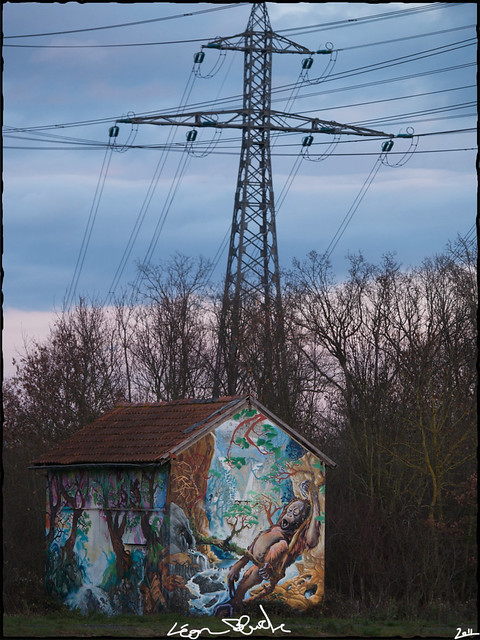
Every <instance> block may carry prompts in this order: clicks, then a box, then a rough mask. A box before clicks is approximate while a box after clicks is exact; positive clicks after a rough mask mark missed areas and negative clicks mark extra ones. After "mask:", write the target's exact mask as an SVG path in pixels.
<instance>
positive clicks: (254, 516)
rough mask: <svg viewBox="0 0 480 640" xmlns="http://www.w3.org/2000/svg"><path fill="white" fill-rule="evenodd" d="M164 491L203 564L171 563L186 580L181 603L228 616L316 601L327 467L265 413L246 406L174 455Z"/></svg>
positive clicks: (318, 599) (320, 589)
mask: <svg viewBox="0 0 480 640" xmlns="http://www.w3.org/2000/svg"><path fill="white" fill-rule="evenodd" d="M208 460H210V463H209V465H208V464H207V461H208ZM170 487H171V489H170V492H169V499H170V500H171V505H173V504H175V505H176V506H177V507H179V508H180V509H181V512H182V513H183V514H184V515H185V521H186V522H188V524H189V530H190V531H191V534H192V537H193V538H194V541H195V549H196V550H197V552H198V551H200V552H201V554H202V555H203V556H204V558H205V561H207V562H208V565H207V567H206V568H205V569H201V568H200V566H201V565H199V563H198V562H197V561H195V560H194V559H192V560H191V562H187V563H186V564H184V565H183V566H182V567H181V569H180V567H179V566H178V564H174V563H172V564H171V565H170V571H171V572H172V573H173V572H176V573H177V575H181V576H182V578H183V579H184V580H185V581H186V582H185V587H183V588H182V589H179V590H178V591H177V592H176V594H175V597H176V599H177V604H179V605H180V606H181V608H183V609H184V610H187V611H189V612H191V613H194V614H203V615H205V614H208V615H232V614H233V613H235V612H239V611H241V610H242V608H243V606H244V605H245V604H251V603H257V602H268V601H270V602H272V601H275V602H277V603H278V602H279V601H281V602H282V603H284V604H285V605H286V606H290V607H291V609H292V610H294V611H305V610H307V609H308V608H309V607H311V606H312V605H314V604H318V603H319V602H321V600H322V597H323V582H324V580H323V578H324V521H325V468H324V465H323V463H322V462H320V461H319V460H318V459H317V458H315V457H314V456H313V455H312V454H311V453H310V452H307V451H306V450H305V449H304V448H303V447H302V446H301V445H299V444H298V443H297V442H296V441H295V440H293V439H292V438H290V437H289V436H288V435H287V433H286V432H285V431H283V430H282V429H281V428H280V427H278V426H276V425H275V424H273V423H272V422H271V421H270V420H269V419H267V418H266V417H265V416H264V415H263V414H261V413H260V412H258V411H257V410H255V409H251V410H248V409H245V410H244V411H242V412H240V413H239V414H237V415H235V416H234V417H233V418H232V419H230V420H227V421H226V422H224V423H223V424H222V425H221V426H219V427H218V428H217V429H216V430H215V431H214V432H213V433H210V434H209V435H208V436H207V437H206V438H204V439H203V440H202V441H200V442H199V443H197V444H196V445H192V446H191V447H190V448H189V449H188V450H187V451H185V452H184V453H183V454H181V455H179V456H178V457H177V459H176V460H174V461H172V466H171V475H170ZM197 566H198V568H197ZM182 605H183V606H182Z"/></svg>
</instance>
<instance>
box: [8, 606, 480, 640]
mask: <svg viewBox="0 0 480 640" xmlns="http://www.w3.org/2000/svg"><path fill="white" fill-rule="evenodd" d="M269 619H270V620H271V623H272V626H273V628H274V629H275V628H276V630H275V631H274V632H272V628H271V627H270V628H267V629H256V630H254V631H253V632H251V633H250V631H251V627H253V628H254V629H255V627H256V625H257V624H259V622H260V621H263V622H262V625H261V626H265V625H266V624H267V623H266V621H265V619H262V618H254V619H252V620H251V621H249V622H247V621H246V619H245V620H243V622H247V626H245V627H244V632H243V634H242V633H239V632H236V631H233V630H232V629H231V628H230V627H228V626H226V624H225V623H224V622H222V621H221V620H218V619H216V618H186V617H182V616H177V615H175V614H165V615H157V616H133V615H132V616H125V615H123V616H114V617H107V616H103V615H101V614H92V615H89V616H82V615H81V614H78V613H76V612H69V611H66V612H56V613H52V614H47V615H38V614H33V615H9V616H4V619H3V637H4V638H35V637H37V638H38V637H43V638H45V637H50V638H68V637H77V638H95V637H107V638H108V637H113V638H155V637H156V638H165V637H168V633H169V631H170V632H171V633H170V637H172V638H190V639H192V640H195V639H196V638H198V637H202V638H209V637H210V638H212V637H219V638H221V637H228V638H230V637H231V638H237V637H246V636H247V635H248V637H254V638H256V637H275V638H291V637H303V638H335V637H357V638H390V637H397V638H398V637H401V638H414V637H422V638H454V637H455V635H456V634H457V627H460V626H461V625H462V621H459V622H458V624H456V623H455V624H454V625H447V624H441V623H435V622H428V621H424V620H404V621H400V620H396V621H391V622H389V621H385V620H383V621H382V620H367V619H364V618H348V619H341V618H308V617H303V616H299V617H297V618H281V617H279V616H278V615H271V616H269ZM175 623H176V626H175V627H174V625H175ZM282 624H283V627H281V625H282ZM183 625H188V626H186V627H184V626H183ZM172 627H174V629H173V631H171V630H172ZM462 629H463V630H464V631H467V629H471V630H473V631H477V630H478V629H477V625H476V623H473V622H472V623H470V624H467V623H463V625H462ZM286 631H290V633H286ZM209 632H212V633H209ZM220 632H223V633H222V634H220Z"/></svg>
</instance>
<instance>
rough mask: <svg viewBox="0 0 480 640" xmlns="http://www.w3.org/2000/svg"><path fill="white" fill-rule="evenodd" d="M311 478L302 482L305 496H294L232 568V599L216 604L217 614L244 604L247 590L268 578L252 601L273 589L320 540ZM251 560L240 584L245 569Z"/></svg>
mask: <svg viewBox="0 0 480 640" xmlns="http://www.w3.org/2000/svg"><path fill="white" fill-rule="evenodd" d="M310 485H311V483H310V480H304V481H303V482H302V483H301V485H300V493H301V494H302V498H294V499H293V500H291V501H290V502H289V503H288V504H287V506H286V507H285V508H284V510H283V511H282V514H281V515H280V517H279V519H278V521H277V523H276V524H275V525H273V526H272V527H269V528H268V529H266V530H265V531H262V532H261V533H260V534H259V535H258V536H257V537H256V538H255V540H254V541H253V542H252V544H251V545H250V546H249V547H248V549H247V552H246V554H245V555H243V556H242V557H241V558H240V559H239V560H238V561H237V562H236V563H235V564H234V565H233V566H232V567H231V569H230V571H229V573H228V577H227V583H228V589H229V595H230V600H228V601H227V602H224V603H222V604H219V605H217V607H216V608H215V610H214V614H215V615H217V616H220V617H222V616H225V615H227V616H231V615H232V614H233V613H234V612H235V611H239V610H241V608H242V605H243V602H244V597H245V594H246V593H247V592H248V591H249V590H250V589H251V588H252V587H254V586H255V585H257V584H260V583H261V582H263V581H265V582H266V584H265V585H264V586H263V589H262V590H261V591H260V593H257V594H256V595H254V596H251V597H250V598H248V599H247V600H246V601H245V602H247V603H251V602H254V601H255V600H258V599H259V598H263V597H264V596H266V595H268V594H269V593H272V591H273V590H274V589H275V586H276V584H277V583H278V582H279V580H281V579H282V578H283V577H284V576H285V572H286V570H287V568H288V567H289V566H290V565H291V564H292V563H293V562H295V560H296V559H297V558H298V557H299V556H300V555H301V554H302V553H303V552H304V551H305V550H306V549H312V548H313V547H315V546H316V545H317V544H318V542H319V540H320V528H321V524H320V520H319V515H320V505H319V500H318V496H317V495H316V494H315V491H312V492H311V494H310V495H309V493H308V492H309V489H310ZM249 562H252V564H253V566H251V567H249V568H248V569H247V570H246V571H245V573H244V575H243V577H242V578H241V580H240V582H239V583H238V586H235V583H236V582H237V581H238V580H239V579H240V573H241V571H242V569H243V568H244V567H245V566H246V565H247V564H248V563H249Z"/></svg>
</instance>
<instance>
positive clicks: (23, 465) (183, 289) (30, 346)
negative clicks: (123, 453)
mask: <svg viewBox="0 0 480 640" xmlns="http://www.w3.org/2000/svg"><path fill="white" fill-rule="evenodd" d="M349 261H350V262H349V266H350V268H349V273H348V276H347V277H346V278H344V279H342V281H337V280H336V279H335V277H334V274H333V271H332V268H331V266H330V264H329V263H328V261H326V260H325V259H324V258H323V257H322V256H321V255H319V254H316V253H315V252H312V253H311V254H309V255H308V256H307V257H306V259H304V260H303V261H296V262H295V263H294V264H293V266H292V268H291V269H290V270H289V272H288V273H285V274H283V305H284V310H283V313H284V324H283V327H282V329H283V330H282V331H281V332H280V334H281V340H282V343H283V346H284V349H285V354H286V355H285V359H284V360H283V361H282V366H281V367H280V365H278V366H277V369H276V370H275V376H274V377H275V380H273V381H272V380H265V376H264V375H263V369H262V359H261V357H259V354H263V350H262V346H263V345H262V344H260V341H261V340H262V335H264V333H263V332H262V331H259V323H260V322H261V318H262V314H261V308H260V307H259V303H257V302H255V301H250V302H249V303H248V304H245V306H244V309H243V312H242V314H243V315H242V327H241V335H240V339H239V344H238V345H237V352H238V358H239V388H238V392H239V393H252V394H254V395H255V396H257V397H258V398H259V399H260V401H264V402H265V404H267V405H268V408H270V409H271V410H272V411H274V412H275V413H277V415H279V416H280V417H281V418H283V419H284V420H285V421H286V422H288V423H289V424H290V425H291V426H292V427H294V428H295V429H297V430H298V431H299V432H300V433H302V434H303V435H304V436H305V437H307V438H308V439H309V440H310V441H311V442H312V443H313V444H315V445H316V446H318V447H319V448H320V449H321V450H323V451H324V452H325V453H326V454H327V455H328V456H329V457H330V458H332V459H333V460H335V462H336V463H337V465H338V466H337V467H336V468H335V469H333V470H329V473H328V478H327V514H326V558H325V562H326V599H325V603H324V605H323V606H324V610H325V611H327V610H330V611H332V612H333V613H336V614H338V615H341V614H342V613H356V612H361V611H368V612H370V613H371V612H375V611H378V612H387V614H388V615H391V616H395V615H398V616H400V615H428V614H430V615H434V614H435V612H442V611H447V610H449V611H452V610H455V611H458V612H460V611H463V610H467V609H469V608H470V611H473V610H474V607H475V603H476V558H477V547H476V504H477V500H476V479H477V462H476V447H477V441H476V382H477V378H476V357H477V352H476V345H477V334H476V326H477V279H476V262H475V254H474V253H473V251H472V249H471V247H469V245H468V244H467V243H466V242H464V241H463V240H462V239H461V238H459V239H458V240H457V241H456V242H455V243H452V244H450V245H449V246H448V247H447V248H446V250H445V251H444V252H443V253H442V254H441V255H438V256H435V257H432V258H428V259H426V260H425V261H424V262H423V263H422V264H421V265H420V266H418V267H414V268H409V269H402V268H401V267H400V265H399V264H398V263H397V262H396V260H395V258H394V257H393V256H390V255H386V256H385V257H384V258H383V259H382V260H381V262H380V263H379V264H376V265H374V264H370V263H368V262H367V261H366V260H364V258H363V257H362V255H361V254H357V255H353V256H351V257H350V259H349ZM208 272H209V265H208V263H207V262H206V261H205V260H203V259H202V258H198V259H194V258H190V257H186V256H182V255H180V254H176V255H174V256H173V257H172V258H171V259H170V260H168V261H166V262H165V263H162V264H159V265H154V266H148V267H143V268H142V269H139V278H138V279H137V284H136V285H135V286H133V285H132V287H130V288H128V289H127V290H126V291H125V292H124V293H123V294H122V295H121V296H119V298H118V299H117V300H116V302H115V304H113V305H112V306H111V307H109V308H105V307H102V306H101V305H99V304H96V303H95V302H94V301H91V300H88V301H87V300H80V301H79V303H78V304H77V305H76V306H75V307H74V308H72V309H68V310H67V309H65V310H63V311H61V312H59V313H58V314H57V317H56V320H55V322H54V323H53V324H52V327H51V330H50V334H49V336H48V338H47V339H46V340H44V341H38V340H31V341H30V342H28V343H26V344H25V345H24V353H23V354H22V355H21V356H20V357H19V359H18V361H17V362H16V363H15V374H14V375H13V376H12V377H11V378H9V379H6V380H5V381H4V384H3V400H4V409H3V410H4V443H3V460H4V511H3V517H4V520H3V529H4V547H3V551H4V606H5V609H6V611H7V612H8V611H15V610H19V609H20V608H23V609H25V608H34V607H35V606H39V605H38V603H44V602H45V599H44V596H43V573H44V555H45V554H44V549H45V526H44V520H45V516H44V507H45V499H44V494H45V481H44V478H43V477H42V476H41V474H40V473H38V472H33V471H31V470H28V467H29V465H30V464H31V461H32V460H33V459H34V458H35V457H36V456H38V455H39V454H41V453H43V452H44V451H46V450H48V448H49V447H51V446H52V445H54V444H56V443H57V442H59V441H61V440H63V439H65V438H66V437H68V436H69V435H71V434H72V433H74V432H75V431H76V430H77V429H79V428H80V427H82V426H84V425H86V424H88V423H89V422H91V421H93V420H94V419H96V418H97V417H98V416H99V415H101V414H102V413H104V412H105V411H107V410H109V409H111V408H112V407H113V406H114V405H115V404H116V403H117V402H118V401H120V400H127V401H141V402H150V401H162V400H175V399H180V398H206V397H211V394H212V388H213V383H214V379H213V378H214V368H215V354H216V346H217V335H218V327H219V318H220V305H221V295H220V293H219V290H217V289H216V288H215V287H213V286H211V285H210V284H209V282H208V280H207V274H208ZM270 340H271V341H272V343H273V348H275V336H273V337H272V336H270ZM276 361H277V362H280V360H278V359H276ZM272 389H273V395H272ZM284 389H288V395H289V398H288V402H287V403H286V402H284V400H285V399H284V398H282V397H280V394H281V393H284V391H283V390H284ZM267 390H268V395H267ZM275 394H277V396H275ZM277 407H279V408H280V409H278V408H277ZM283 407H288V410H285V411H286V413H285V411H284V412H283V413H282V408H283Z"/></svg>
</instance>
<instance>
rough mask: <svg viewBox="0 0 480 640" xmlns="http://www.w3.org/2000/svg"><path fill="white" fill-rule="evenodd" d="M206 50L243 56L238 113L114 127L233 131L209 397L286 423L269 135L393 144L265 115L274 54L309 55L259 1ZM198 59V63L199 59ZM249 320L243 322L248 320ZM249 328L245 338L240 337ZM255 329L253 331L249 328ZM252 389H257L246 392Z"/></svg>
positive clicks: (351, 130)
mask: <svg viewBox="0 0 480 640" xmlns="http://www.w3.org/2000/svg"><path fill="white" fill-rule="evenodd" d="M202 48H205V49H220V50H231V51H243V52H244V73H243V105H242V108H241V109H232V110H223V111H195V112H190V113H187V112H183V113H180V114H162V115H153V116H147V117H134V118H128V119H122V120H118V121H117V122H128V123H138V124H141V123H145V124H155V125H172V126H188V127H215V128H217V129H222V128H229V129H239V130H241V132H242V146H241V152H240V163H239V169H238V180H237V189H236V192H235V201H234V209H233V219H232V226H231V232H230V247H229V252H228V262H227V272H226V277H225V286H224V293H223V302H222V309H221V316H220V331H219V336H218V348H217V357H216V362H215V380H214V388H213V395H214V396H218V395H220V394H221V393H222V392H223V393H226V394H228V395H234V394H235V393H238V392H245V391H254V392H255V393H256V394H257V395H258V397H259V398H260V400H261V401H262V402H264V403H265V404H267V405H270V406H275V408H276V411H277V412H278V413H279V415H280V416H281V417H283V418H284V419H285V420H287V419H288V418H289V417H290V415H289V414H290V410H289V403H288V397H289V393H288V388H287V387H286V382H285V380H286V375H285V374H286V371H285V367H286V366H287V365H286V352H285V340H284V327H283V309H282V295H281V288H280V271H279V262H278V249H277V233H276V222H275V204H274V192H273V182H272V165H271V146H270V137H271V133H272V132H288V133H292V132H299V133H305V134H310V135H311V134H315V133H324V134H329V135H332V134H333V135H338V134H347V135H360V136H380V137H387V138H393V137H396V136H394V135H392V134H387V133H383V132H381V131H375V130H373V129H367V128H365V127H355V126H351V125H345V124H340V123H338V122H332V121H325V120H320V119H319V118H309V117H305V116H300V115H295V114H289V113H282V112H279V111H273V110H272V109H271V89H272V55H273V54H274V53H282V54H285V53H293V54H302V55H308V56H311V55H313V54H327V53H328V54H330V53H331V50H329V49H324V50H319V51H310V50H309V49H307V48H305V47H303V46H301V45H299V44H297V43H295V42H293V41H291V40H288V39H287V38H284V37H283V36H280V35H279V34H276V33H274V32H273V31H272V29H271V26H270V20H269V17H268V13H267V8H266V5H265V3H264V2H256V3H253V6H252V10H251V13H250V18H249V21H248V25H247V29H246V31H244V32H243V33H240V34H237V35H234V36H231V37H228V38H216V39H215V40H213V41H212V42H210V43H208V44H206V45H203V47H202ZM196 55H197V60H199V61H201V60H202V59H203V57H202V56H199V54H196ZM247 315H248V322H247V321H246V316H247ZM245 325H247V327H248V329H249V331H250V333H249V334H246V333H245ZM255 325H256V326H255ZM249 340H250V341H251V342H252V343H255V345H256V347H257V350H258V349H259V350H260V353H258V361H259V363H260V370H261V373H260V375H259V374H258V372H257V373H256V374H254V375H253V377H254V379H255V380H254V381H253V382H252V381H251V380H250V381H249V380H248V377H249V373H248V371H246V370H245V366H244V365H243V364H242V363H241V362H240V357H241V353H242V352H243V351H244V349H245V347H246V342H247V341H249ZM250 385H254V386H255V387H256V388H254V389H251V386H250Z"/></svg>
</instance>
